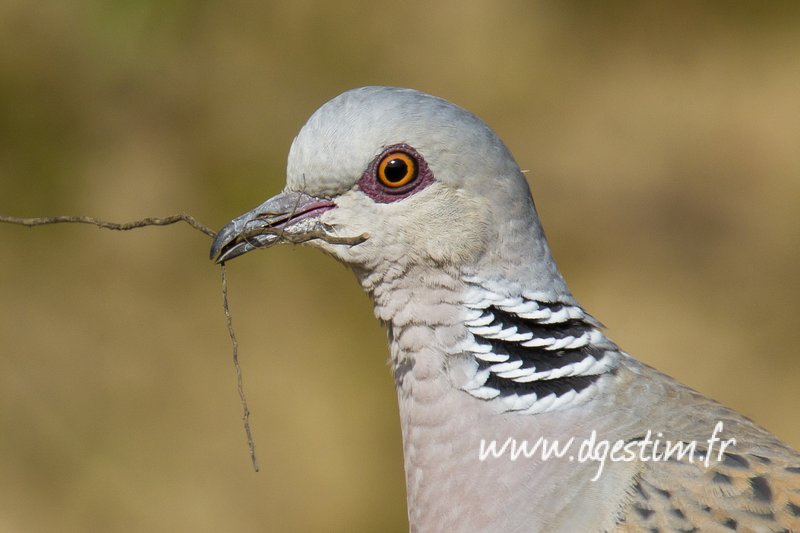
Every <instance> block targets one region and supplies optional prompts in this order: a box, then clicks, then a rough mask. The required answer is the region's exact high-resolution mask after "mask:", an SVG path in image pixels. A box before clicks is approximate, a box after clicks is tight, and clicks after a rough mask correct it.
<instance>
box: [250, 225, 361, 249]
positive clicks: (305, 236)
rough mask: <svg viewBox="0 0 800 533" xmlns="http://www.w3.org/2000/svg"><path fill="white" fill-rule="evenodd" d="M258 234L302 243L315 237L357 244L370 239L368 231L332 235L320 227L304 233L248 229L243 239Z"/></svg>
mask: <svg viewBox="0 0 800 533" xmlns="http://www.w3.org/2000/svg"><path fill="white" fill-rule="evenodd" d="M257 235H277V236H278V237H279V240H280V241H282V242H288V243H291V244H301V243H304V242H307V241H310V240H313V239H320V240H322V241H325V242H327V243H328V244H347V245H350V246H355V245H356V244H361V243H362V242H364V241H366V240H367V239H369V234H368V233H362V234H361V235H358V236H356V237H337V236H336V235H331V234H329V233H326V232H324V231H322V230H320V229H313V230H308V231H304V232H302V233H286V232H284V231H283V228H269V227H264V228H253V229H246V230H244V231H243V232H242V233H241V237H242V239H245V240H247V239H249V238H251V237H255V236H257Z"/></svg>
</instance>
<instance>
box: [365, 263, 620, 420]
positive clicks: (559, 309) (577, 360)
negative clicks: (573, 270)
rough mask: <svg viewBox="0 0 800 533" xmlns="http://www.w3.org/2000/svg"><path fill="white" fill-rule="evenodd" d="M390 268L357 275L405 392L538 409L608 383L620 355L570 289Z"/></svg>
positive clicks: (580, 398)
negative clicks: (385, 332) (533, 288)
mask: <svg viewBox="0 0 800 533" xmlns="http://www.w3.org/2000/svg"><path fill="white" fill-rule="evenodd" d="M392 266H393V268H388V269H381V270H380V271H379V272H380V273H376V272H378V271H372V272H371V273H370V274H368V275H365V276H359V277H360V279H361V282H362V285H363V286H364V288H365V289H366V290H367V292H368V293H369V294H370V295H371V297H372V299H373V302H374V304H375V314H376V316H377V317H378V318H379V319H380V320H381V321H383V322H384V323H386V324H387V325H388V329H389V338H390V344H391V362H392V367H393V370H394V375H395V383H396V385H397V388H398V393H399V394H400V395H401V399H402V397H403V396H404V395H407V396H409V397H414V398H415V399H416V400H423V399H424V398H423V396H424V395H425V394H443V393H445V392H447V393H452V392H454V391H455V392H457V393H458V394H462V395H463V394H468V395H469V396H470V397H471V398H472V399H473V400H475V401H477V402H480V403H484V404H487V405H488V406H489V407H490V408H491V409H492V410H493V411H494V412H516V413H520V414H538V413H545V412H549V411H556V410H561V409H565V408H570V407H574V406H577V405H581V404H584V403H586V402H588V401H590V400H591V399H593V398H596V397H597V396H598V395H601V394H602V393H603V392H604V391H605V390H608V387H607V385H608V383H609V382H610V381H611V380H613V377H614V375H615V374H616V370H617V367H618V366H619V364H620V359H621V357H622V355H621V353H620V352H619V349H618V348H617V346H616V345H615V344H614V343H612V342H611V341H610V340H609V339H608V338H607V337H606V336H605V335H604V334H603V332H602V325H601V324H600V323H599V322H597V321H596V320H595V319H594V318H593V317H591V316H590V315H589V314H588V313H586V312H585V311H584V310H583V309H582V308H581V307H580V306H578V305H577V303H575V301H574V300H573V299H572V297H571V295H569V294H564V293H563V292H560V293H559V292H558V291H551V292H549V291H536V292H531V291H526V290H525V289H523V288H520V287H518V286H513V287H502V286H500V285H499V284H491V283H488V282H486V281H485V280H482V279H478V278H476V277H475V276H471V275H469V274H466V273H464V272H463V271H461V270H459V269H458V268H455V267H452V268H448V267H440V268H436V269H432V268H422V267H418V266H410V265H402V263H393V265H392ZM420 383H426V384H430V385H431V386H427V385H426V386H425V387H421V386H420V385H419V384H420ZM434 383H435V384H436V385H437V386H436V387H434V386H432V385H433V384H434ZM414 384H416V386H414Z"/></svg>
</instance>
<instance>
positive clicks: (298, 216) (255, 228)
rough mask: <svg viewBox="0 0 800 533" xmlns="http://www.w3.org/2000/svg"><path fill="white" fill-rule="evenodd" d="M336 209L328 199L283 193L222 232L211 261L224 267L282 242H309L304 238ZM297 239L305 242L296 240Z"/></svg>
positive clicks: (217, 239) (218, 236)
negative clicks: (245, 255) (324, 216)
mask: <svg viewBox="0 0 800 533" xmlns="http://www.w3.org/2000/svg"><path fill="white" fill-rule="evenodd" d="M334 207H336V204H334V203H333V202H332V201H331V200H329V199H326V198H316V197H314V196H310V195H308V194H306V193H303V192H295V191H287V192H282V193H280V194H278V195H276V196H273V197H272V198H270V199H269V200H267V201H266V202H264V203H263V204H261V205H260V206H258V207H256V208H255V209H253V210H252V211H249V212H247V213H245V214H243V215H241V216H239V217H237V218H235V219H233V220H232V221H230V222H229V223H228V224H227V225H226V226H225V227H224V228H222V229H221V230H219V233H217V236H216V237H214V242H213V243H211V259H212V260H214V261H215V262H216V263H223V262H225V261H228V260H230V259H233V258H234V257H239V256H240V255H243V254H246V253H247V252H249V251H250V250H254V249H256V248H266V247H268V246H272V245H273V244H276V243H278V242H281V241H284V242H285V241H289V242H302V241H303V240H308V239H302V236H303V235H304V234H308V233H310V232H311V231H312V228H316V227H317V226H318V219H319V216H320V215H321V214H322V213H323V212H325V211H327V210H329V209H333V208H334ZM293 236H295V237H301V238H300V239H295V240H293V239H292V237H293Z"/></svg>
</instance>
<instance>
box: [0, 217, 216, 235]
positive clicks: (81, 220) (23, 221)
mask: <svg viewBox="0 0 800 533" xmlns="http://www.w3.org/2000/svg"><path fill="white" fill-rule="evenodd" d="M0 222H6V223H8V224H20V225H22V226H43V225H45V224H59V223H62V222H74V223H77V224H92V225H94V226H97V227H99V228H103V229H110V230H116V231H127V230H131V229H136V228H143V227H145V226H168V225H170V224H175V223H176V222H186V223H187V224H189V225H190V226H192V227H193V228H195V229H197V230H200V231H202V232H203V233H205V234H206V235H208V236H209V237H211V238H212V239H213V238H214V236H215V235H216V233H214V231H212V230H211V228H209V227H208V226H205V225H204V224H201V223H200V222H198V221H197V220H196V219H195V218H194V217H193V216H191V215H186V214H183V213H180V214H177V215H172V216H169V217H165V218H159V217H148V218H143V219H141V220H134V221H133V222H125V223H117V222H107V221H105V220H100V219H97V218H94V217H82V216H71V215H63V216H57V217H35V218H23V217H9V216H5V215H0Z"/></svg>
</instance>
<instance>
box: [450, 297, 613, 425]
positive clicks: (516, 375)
mask: <svg viewBox="0 0 800 533" xmlns="http://www.w3.org/2000/svg"><path fill="white" fill-rule="evenodd" d="M467 307H468V309H469V311H468V316H467V319H466V321H465V323H464V324H465V325H466V327H467V329H468V330H469V332H470V333H471V334H472V337H473V342H472V344H471V345H470V346H469V347H468V348H467V352H469V353H471V355H472V356H473V357H474V359H475V362H476V366H475V375H474V377H473V378H472V379H471V380H470V381H469V382H468V383H467V384H465V385H464V386H463V387H462V388H463V389H464V390H465V391H467V392H469V393H470V394H472V395H473V396H475V397H476V398H481V399H484V400H493V401H497V402H502V404H503V409H504V410H506V411H519V412H524V413H541V412H545V411H553V410H556V409H560V408H563V407H565V406H567V405H575V404H576V403H583V402H584V401H586V400H588V399H589V398H590V397H591V396H593V393H594V392H596V391H597V387H598V382H599V381H600V379H601V378H602V376H604V375H607V374H609V373H611V372H613V370H614V368H615V367H616V365H617V359H618V357H619V352H618V351H617V348H616V346H614V344H613V343H611V342H610V341H609V340H608V339H607V338H606V337H605V335H603V333H602V332H601V331H600V327H601V326H600V324H599V323H598V322H597V321H596V320H594V319H593V318H592V317H591V316H589V315H588V314H587V313H586V312H585V311H584V310H583V309H581V308H580V307H578V306H577V305H572V304H568V303H564V302H547V301H541V300H538V299H527V298H522V297H520V298H499V297H497V298H482V299H481V301H479V302H476V303H474V304H468V305H467Z"/></svg>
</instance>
